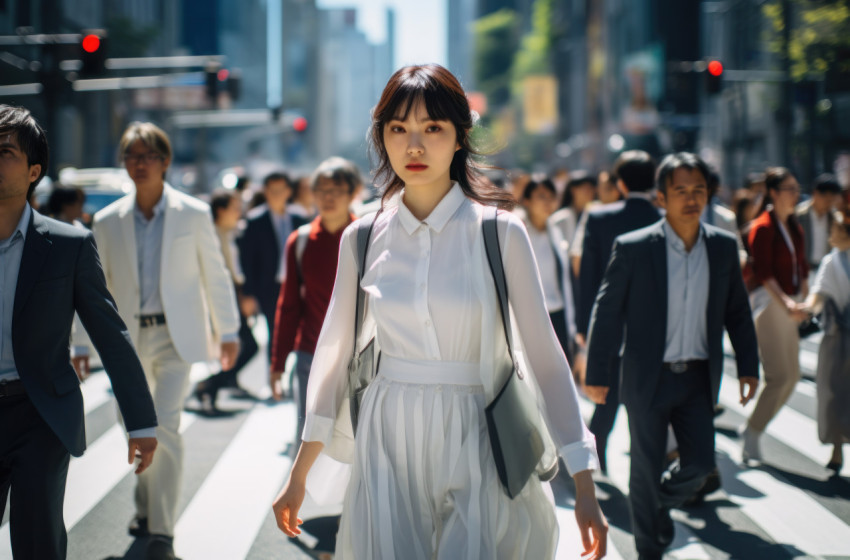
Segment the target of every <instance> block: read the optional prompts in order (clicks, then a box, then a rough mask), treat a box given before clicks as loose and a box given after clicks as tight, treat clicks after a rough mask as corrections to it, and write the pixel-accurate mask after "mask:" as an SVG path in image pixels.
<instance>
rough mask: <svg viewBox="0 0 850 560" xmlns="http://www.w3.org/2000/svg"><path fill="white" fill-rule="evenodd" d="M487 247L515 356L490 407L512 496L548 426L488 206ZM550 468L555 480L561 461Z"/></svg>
mask: <svg viewBox="0 0 850 560" xmlns="http://www.w3.org/2000/svg"><path fill="white" fill-rule="evenodd" d="M484 212H485V213H484V221H483V224H482V228H483V230H484V247H485V249H486V251H487V262H488V263H489V264H490V272H491V273H492V275H493V281H494V282H495V284H496V293H497V294H498V296H499V310H500V312H501V315H502V324H503V326H504V329H505V339H506V340H507V343H508V352H509V353H510V356H511V362H512V363H513V369H512V371H511V373H510V376H509V377H508V379H507V381H505V384H504V386H503V387H502V388H501V390H500V391H499V392H498V393H497V394H496V397H495V398H494V399H493V402H491V403H490V404H489V405H487V408H486V409H485V414H486V416H487V431H488V432H489V435H490V446H491V447H492V448H493V458H494V459H495V461H496V471H497V472H498V473H499V480H500V481H501V482H502V486H504V488H505V491H506V492H507V494H508V496H510V498H511V499H513V498H515V497H516V496H517V495H518V494H519V493H520V492H521V491H522V489H523V488H524V487H525V485H526V483H527V482H528V479H529V478H531V475H532V474H534V473H535V471H536V470H537V465H538V463H539V462H540V458H541V457H542V456H543V450H544V443H543V434H544V433H545V430H546V429H547V428H546V426H545V425H544V423H543V418H542V417H541V415H540V412H539V410H538V407H537V399H536V398H535V396H534V394H533V393H532V390H531V388H530V387H529V386H528V385H527V384H526V383H525V382H524V381H523V378H524V377H525V373H523V371H522V370H521V369H520V368H519V363H518V362H517V359H516V356H515V354H514V352H513V346H512V344H511V340H512V339H513V336H512V331H511V320H510V312H509V309H510V308H509V307H508V284H507V280H506V279H505V269H504V266H503V265H502V252H501V248H500V246H499V230H498V225H497V219H496V216H497V210H496V208H495V207H492V206H488V207H487V208H485V210H484ZM554 463H555V464H554V466H552V467H551V468H548V469H547V470H546V472H544V473H541V474H539V477H540V478H541V480H551V479H552V478H554V477H555V475H556V474H557V473H558V461H557V459H556V460H555V462H554Z"/></svg>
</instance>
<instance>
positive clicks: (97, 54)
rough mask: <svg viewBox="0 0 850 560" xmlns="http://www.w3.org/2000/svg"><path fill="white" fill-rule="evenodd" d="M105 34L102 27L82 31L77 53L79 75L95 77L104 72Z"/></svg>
mask: <svg viewBox="0 0 850 560" xmlns="http://www.w3.org/2000/svg"><path fill="white" fill-rule="evenodd" d="M107 43H108V41H107V35H106V31H104V30H103V29H89V30H86V31H83V33H82V37H81V39H80V46H79V54H80V61H81V62H82V67H81V68H80V76H84V77H97V76H102V75H103V74H104V73H105V72H106V49H107Z"/></svg>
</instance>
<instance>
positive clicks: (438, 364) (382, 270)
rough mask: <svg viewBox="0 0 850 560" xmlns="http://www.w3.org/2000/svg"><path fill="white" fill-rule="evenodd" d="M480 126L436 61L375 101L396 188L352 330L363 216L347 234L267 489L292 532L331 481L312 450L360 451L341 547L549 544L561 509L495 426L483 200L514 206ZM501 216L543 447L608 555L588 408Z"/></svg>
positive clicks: (368, 263)
mask: <svg viewBox="0 0 850 560" xmlns="http://www.w3.org/2000/svg"><path fill="white" fill-rule="evenodd" d="M472 127H473V119H472V112H471V111H470V108H469V103H468V101H467V99H466V96H465V94H464V91H463V89H462V88H461V86H460V84H459V83H458V81H457V79H456V78H455V77H454V76H453V75H452V74H451V73H450V72H448V71H447V70H446V69H445V68H443V67H441V66H437V65H425V66H409V67H405V68H402V69H400V70H399V71H397V72H396V73H395V74H394V75H393V76H392V77H391V78H390V80H389V83H388V84H387V86H386V88H385V89H384V92H383V94H382V96H381V99H380V101H379V103H378V105H377V107H376V108H375V109H374V111H373V117H372V128H371V140H372V145H373V149H374V150H375V152H376V154H377V160H378V168H377V176H376V177H377V181H378V182H379V183H380V184H383V185H384V187H385V190H384V200H383V202H384V206H383V211H382V212H380V213H379V215H378V216H377V217H376V218H374V217H365V218H363V220H373V225H372V228H373V229H372V233H371V238H370V239H371V241H370V243H369V247H368V252H367V254H366V258H365V272H364V274H363V277H362V280H361V281H360V287H361V288H362V289H363V290H364V291H365V292H366V294H367V299H368V303H367V320H366V322H365V324H366V325H371V329H367V328H364V331H366V332H364V333H362V336H361V337H360V340H358V341H355V340H354V334H353V329H352V325H353V324H354V320H355V313H356V312H355V306H356V301H357V295H358V291H357V290H358V276H357V262H356V258H357V257H356V255H357V235H356V232H357V230H358V227H360V224H359V223H358V222H355V224H352V226H350V227H349V228H348V229H347V230H346V232H345V233H344V234H343V239H342V242H341V248H340V258H339V268H338V270H337V278H336V283H335V287H334V294H333V297H332V300H331V304H330V308H329V309H328V313H327V316H326V319H325V323H324V326H323V328H322V333H321V335H320V337H319V342H318V346H317V350H316V356H315V361H314V362H313V366H312V369H311V372H310V383H309V386H308V389H307V393H308V394H307V419H306V425H305V429H304V432H303V435H302V440H303V443H302V445H301V449H300V450H299V453H298V456H297V458H296V460H295V463H294V464H293V467H292V471H291V472H290V475H289V479H288V480H287V482H286V484H285V485H284V488H283V489H282V490H281V493H280V494H279V496H278V498H277V499H276V500H275V504H274V511H275V517H276V520H277V523H278V526H279V527H280V529H281V530H282V531H284V532H285V533H286V534H287V535H289V536H295V535H297V534H298V533H299V529H298V528H297V526H298V523H299V520H298V518H297V515H298V511H299V509H300V508H301V505H302V503H303V500H304V497H305V494H306V493H310V494H311V496H312V495H313V493H314V490H313V488H315V487H317V486H321V485H326V484H327V483H328V482H329V481H328V479H326V478H324V477H323V476H322V475H321V474H319V473H318V472H317V470H316V469H314V470H313V471H312V472H310V471H311V467H312V466H313V465H314V463H315V462H316V460H317V458H319V456H320V454H323V455H324V454H327V455H330V456H331V457H334V458H336V459H338V460H342V461H348V462H351V463H352V467H351V478H350V482H349V483H348V486H347V490H346V494H345V502H344V507H343V514H342V521H341V525H340V530H339V534H338V537H337V547H336V557H337V558H341V559H346V558H356V559H364V560H367V559H368V560H373V559H385V560H388V559H392V558H410V559H422V560H428V559H431V558H446V559H448V558H452V559H455V558H466V559H469V560H478V559H480V558H505V559H507V558H511V559H513V558H552V557H553V556H554V554H555V550H556V547H557V544H558V525H557V522H556V519H555V514H554V506H553V503H552V501H551V495H550V494H547V491H548V485H544V484H543V483H541V481H540V480H539V479H538V477H536V476H532V477H531V478H530V479H528V481H527V482H526V484H525V485H524V487H522V489H521V491H520V492H519V494H518V495H516V496H515V497H514V498H513V499H511V498H510V497H509V496H508V494H507V493H506V491H505V489H504V488H503V487H502V485H501V483H500V477H499V473H498V472H497V467H496V462H495V460H494V452H493V449H492V447H491V443H490V440H489V439H488V428H487V422H486V419H485V407H486V406H487V405H488V403H491V402H492V401H493V399H494V398H495V397H496V392H497V389H498V388H500V387H501V383H502V381H504V378H503V377H500V374H499V373H498V372H500V371H504V366H505V363H506V362H507V366H508V368H510V365H511V364H510V357H509V354H508V351H507V345H506V342H505V334H504V331H503V328H502V321H501V319H500V308H499V304H498V302H499V299H498V298H497V295H496V294H497V292H496V288H495V286H494V282H493V277H492V276H491V272H490V270H489V269H488V260H487V256H486V254H485V247H484V238H483V235H482V223H483V219H484V214H485V211H487V210H486V209H487V207H488V206H490V207H492V206H497V207H500V208H502V209H509V208H511V206H512V204H513V201H512V199H511V197H510V195H509V194H508V193H506V192H504V191H501V190H499V189H498V188H495V187H488V186H487V185H486V183H485V181H483V180H482V177H481V175H480V173H479V170H478V166H477V164H476V162H475V160H474V159H473V157H472V156H473V151H472V148H471V146H470V140H469V133H470V131H471V129H472ZM497 226H498V228H497V229H498V234H499V241H500V250H501V254H502V257H503V261H504V265H505V266H504V269H505V277H506V281H507V284H508V286H509V300H510V308H511V310H512V311H513V316H514V317H515V321H514V322H513V323H512V324H513V325H514V326H515V327H516V328H515V329H512V330H513V331H514V332H517V333H519V335H518V336H517V337H516V340H514V341H513V347H514V348H515V349H516V350H517V352H516V357H517V361H523V362H524V365H523V369H525V371H527V372H528V373H529V375H527V376H526V378H528V379H529V381H536V384H538V385H539V390H538V391H537V392H536V394H537V395H542V397H540V396H538V398H537V401H538V406H539V407H540V411H541V412H542V413H543V414H544V416H545V418H546V420H547V424H548V426H549V432H550V433H551V436H552V437H551V440H554V442H556V445H557V447H555V446H554V445H553V446H551V447H549V448H548V449H547V453H549V454H550V457H549V458H550V459H554V452H556V451H557V452H558V454H559V455H560V456H561V457H563V459H564V461H565V463H566V464H567V468H568V470H569V471H570V473H571V474H572V475H573V477H574V479H575V483H576V503H575V511H576V518H577V521H578V524H579V528H580V532H581V534H582V541H583V545H584V549H585V551H586V552H587V553H588V554H589V557H590V558H601V557H603V556H604V555H605V547H606V534H607V524H606V522H605V519H604V517H603V515H602V512H601V511H600V508H599V504H598V503H597V501H596V496H595V490H594V486H593V480H592V479H591V471H592V470H593V469H595V468H597V465H598V460H597V458H596V452H595V445H594V441H593V436H592V435H591V434H590V433H589V432H588V430H587V428H586V427H585V425H584V422H583V421H582V419H581V416H580V414H579V406H578V397H577V393H576V389H575V386H574V384H573V381H572V376H571V375H570V369H569V366H568V364H567V361H566V360H565V358H564V354H563V352H562V351H561V349H560V347H559V344H558V340H557V338H556V336H555V333H554V331H553V329H552V326H551V323H550V321H549V315H548V313H547V311H546V305H545V301H544V297H543V292H542V290H541V287H540V281H539V279H538V276H537V269H536V266H535V264H534V256H533V253H532V249H531V245H530V243H529V240H528V235H527V233H526V231H525V228H524V226H523V225H522V222H520V221H519V220H518V219H517V218H516V217H515V216H513V215H512V214H511V213H510V212H500V213H499V214H498V217H497ZM370 331H371V332H370ZM373 335H374V336H375V343H376V344H378V346H379V347H380V350H381V354H380V366H379V370H378V374H377V377H376V378H375V380H374V381H372V383H371V384H370V385H369V386H368V389H367V390H366V392H365V395H364V397H363V401H362V406H361V408H360V413H359V420H358V422H357V427H356V434H355V436H354V438H353V440H352V439H350V429H351V426H350V419H349V412H348V408H347V405H346V404H344V403H345V400H344V399H345V396H346V395H347V394H348V389H349V387H348V376H347V364H348V361H349V359H350V357H351V355H352V352H353V349H354V348H355V343H357V347H358V348H361V347H363V346H362V343H363V342H364V341H366V340H369V338H370V337H371V336H373ZM346 427H347V429H348V432H349V437H345V432H346ZM546 436H547V439H548V434H546ZM551 440H550V441H551ZM506 451H508V452H509V450H506ZM323 452H324V453H323ZM323 461H324V459H323ZM316 467H317V468H319V465H318V464H317V465H316ZM319 470H321V469H320V468H319ZM308 472H309V474H310V476H309V477H308Z"/></svg>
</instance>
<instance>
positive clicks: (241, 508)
mask: <svg viewBox="0 0 850 560" xmlns="http://www.w3.org/2000/svg"><path fill="white" fill-rule="evenodd" d="M295 416H296V413H295V406H294V404H293V403H286V404H283V405H279V406H265V405H262V404H261V405H258V406H256V407H255V408H254V410H253V412H251V415H250V416H249V417H248V419H247V420H246V421H245V424H244V425H243V426H242V428H241V429H240V430H239V433H238V434H237V435H236V437H235V438H234V439H233V441H232V442H231V444H230V445H229V446H228V448H227V450H226V451H225V452H224V454H223V455H222V456H221V458H220V459H219V460H218V462H217V463H216V466H215V468H214V469H213V470H212V472H210V474H209V475H208V476H207V478H206V480H205V481H204V484H203V485H202V486H201V488H200V489H199V490H198V492H197V493H196V494H195V497H194V498H193V499H192V502H191V503H190V504H189V506H188V507H187V508H186V510H185V511H184V512H183V515H181V516H180V520H179V521H178V522H177V527H176V529H175V535H177V538H176V539H175V551H176V553H177V555H178V556H182V557H184V558H244V557H245V555H246V554H247V553H248V551H249V550H250V549H251V544H252V543H253V541H254V539H255V538H256V536H257V532H258V531H259V530H260V526H261V525H262V523H263V520H264V519H265V518H266V516H267V515H268V512H269V510H270V509H271V503H272V500H273V499H274V496H275V493H276V492H277V491H278V490H280V487H281V486H282V485H283V481H284V477H285V476H286V474H287V472H288V471H289V467H290V463H291V461H290V459H289V458H288V457H286V456H284V455H282V453H281V448H280V446H279V445H278V444H279V442H280V436H281V434H291V433H293V432H295V420H296V418H295ZM210 512H216V515H209V514H210Z"/></svg>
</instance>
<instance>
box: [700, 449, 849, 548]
mask: <svg viewBox="0 0 850 560" xmlns="http://www.w3.org/2000/svg"><path fill="white" fill-rule="evenodd" d="M716 445H717V450H718V451H720V452H724V453H727V454H728V455H729V456H730V457H732V458H733V459H735V460H736V462H740V458H741V450H740V445H739V444H737V443H736V442H734V441H732V440H731V439H729V438H728V437H726V436H724V435H722V434H717V437H716ZM724 474H727V475H728V474H731V473H724ZM735 478H736V479H737V481H738V482H740V483H743V484H744V485H746V486H747V487H748V489H750V490H752V491H753V492H752V495H741V494H735V493H729V494H728V495H729V499H730V500H732V501H733V502H735V503H736V504H738V505H739V506H740V508H741V511H742V512H743V513H745V514H746V515H747V517H749V518H750V519H752V520H753V521H754V522H755V523H756V524H757V525H758V526H759V527H761V528H762V529H763V530H764V531H765V532H766V533H767V534H768V535H770V537H771V538H773V540H775V541H776V542H778V543H782V544H784V545H790V546H793V547H796V548H797V549H799V550H804V551H806V553H807V554H808V555H814V556H838V555H842V554H847V553H848V552H850V526H848V525H847V524H846V523H844V522H842V521H841V520H840V519H838V518H837V517H835V516H834V515H833V514H832V513H831V512H830V511H829V510H827V509H826V508H824V507H823V506H821V505H820V504H818V503H817V502H816V501H815V500H813V499H812V498H810V497H809V495H808V494H806V493H805V492H803V491H802V490H800V489H797V488H794V487H793V486H791V485H790V484H785V483H782V482H780V481H778V480H777V479H776V478H774V477H773V476H771V475H770V474H768V473H766V472H764V471H760V470H747V469H745V470H742V471H741V472H738V473H736V475H735ZM789 507H792V508H793V515H789V513H790V512H789V510H788V508H789Z"/></svg>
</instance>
